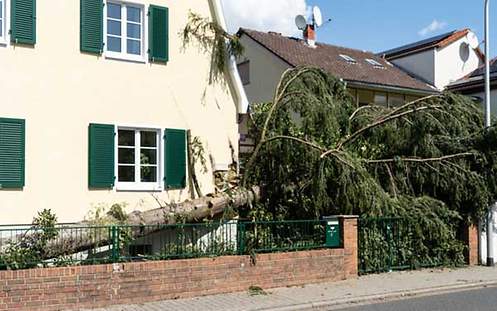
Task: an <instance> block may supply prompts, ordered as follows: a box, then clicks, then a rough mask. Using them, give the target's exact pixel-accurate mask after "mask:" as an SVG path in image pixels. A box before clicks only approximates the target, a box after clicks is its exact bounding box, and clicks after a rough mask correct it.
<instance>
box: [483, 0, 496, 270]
mask: <svg viewBox="0 0 497 311" xmlns="http://www.w3.org/2000/svg"><path fill="white" fill-rule="evenodd" d="M489 5H490V0H485V127H486V128H488V127H490V126H491V119H490V26H489V22H490V14H489ZM493 206H494V205H492V206H491V207H490V210H489V212H488V218H487V266H489V267H493V266H494V265H495V262H494V241H493V232H494V222H493Z"/></svg>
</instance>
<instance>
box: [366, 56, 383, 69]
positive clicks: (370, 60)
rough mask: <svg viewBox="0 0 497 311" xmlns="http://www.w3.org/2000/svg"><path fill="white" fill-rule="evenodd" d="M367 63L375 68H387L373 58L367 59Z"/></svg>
mask: <svg viewBox="0 0 497 311" xmlns="http://www.w3.org/2000/svg"><path fill="white" fill-rule="evenodd" d="M366 62H368V64H370V65H373V66H374V67H375V68H385V66H383V65H382V64H381V63H380V62H378V61H376V60H374V59H371V58H367V59H366Z"/></svg>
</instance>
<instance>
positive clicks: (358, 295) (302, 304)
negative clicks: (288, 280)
mask: <svg viewBox="0 0 497 311" xmlns="http://www.w3.org/2000/svg"><path fill="white" fill-rule="evenodd" d="M254 285H256V284H254ZM473 286H474V287H479V286H497V269H495V268H487V267H470V268H463V269H453V270H449V269H444V270H423V271H416V272H393V273H386V274H381V275H369V276H364V277H360V278H359V279H357V280H348V281H343V282H336V283H324V284H313V285H306V286H301V287H288V288H278V289H270V290H267V291H266V295H263V294H258V295H251V294H250V293H249V292H248V291H247V292H244V293H234V294H223V295H214V296H206V297H199V298H191V299H178V300H167V301H161V302H152V303H146V304H137V305H123V306H114V307H109V308H104V309H96V310H98V311H159V310H161V311H162V310H178V311H187V310H188V311H190V310H199V311H210V310H216V311H218V310H236V311H255V310H259V311H262V310H278V311H283V310H285V311H286V310H314V309H326V310H330V309H336V308H342V307H343V308H345V307H347V306H348V305H349V304H351V303H357V302H366V301H368V300H369V301H373V300H381V299H385V298H391V299H393V298H395V297H397V298H400V297H402V296H410V295H415V294H430V293H437V292H444V291H451V290H457V289H463V288H469V287H473Z"/></svg>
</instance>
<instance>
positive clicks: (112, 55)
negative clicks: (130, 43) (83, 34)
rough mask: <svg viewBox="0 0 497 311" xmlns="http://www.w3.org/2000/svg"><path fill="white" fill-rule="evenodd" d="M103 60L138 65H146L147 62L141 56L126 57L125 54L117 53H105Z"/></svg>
mask: <svg viewBox="0 0 497 311" xmlns="http://www.w3.org/2000/svg"><path fill="white" fill-rule="evenodd" d="M105 58H107V59H113V60H120V61H125V62H131V63H140V64H146V63H147V60H146V58H145V57H143V56H137V57H133V56H128V55H125V54H119V53H112V52H105Z"/></svg>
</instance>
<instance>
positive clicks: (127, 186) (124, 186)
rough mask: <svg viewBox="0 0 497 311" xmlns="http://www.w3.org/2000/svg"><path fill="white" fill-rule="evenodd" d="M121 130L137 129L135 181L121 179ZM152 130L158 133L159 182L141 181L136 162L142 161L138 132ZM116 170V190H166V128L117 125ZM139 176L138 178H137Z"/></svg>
mask: <svg viewBox="0 0 497 311" xmlns="http://www.w3.org/2000/svg"><path fill="white" fill-rule="evenodd" d="M119 130H125V131H135V182H120V181H119ZM139 131H150V132H156V133H157V182H141V181H140V179H139V177H140V172H141V170H137V169H136V167H140V166H137V165H136V163H140V160H139V159H140V148H141V146H140V143H141V142H140V140H139V139H138V138H139V135H137V132H139ZM115 133H116V139H115V154H116V157H115V161H114V162H115V172H116V191H152V192H155V191H163V190H164V169H163V168H164V165H165V162H164V160H165V157H164V139H163V137H164V130H162V129H161V128H160V127H148V126H146V127H145V126H134V125H123V126H121V125H117V126H116V128H115ZM137 178H138V179H137Z"/></svg>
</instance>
